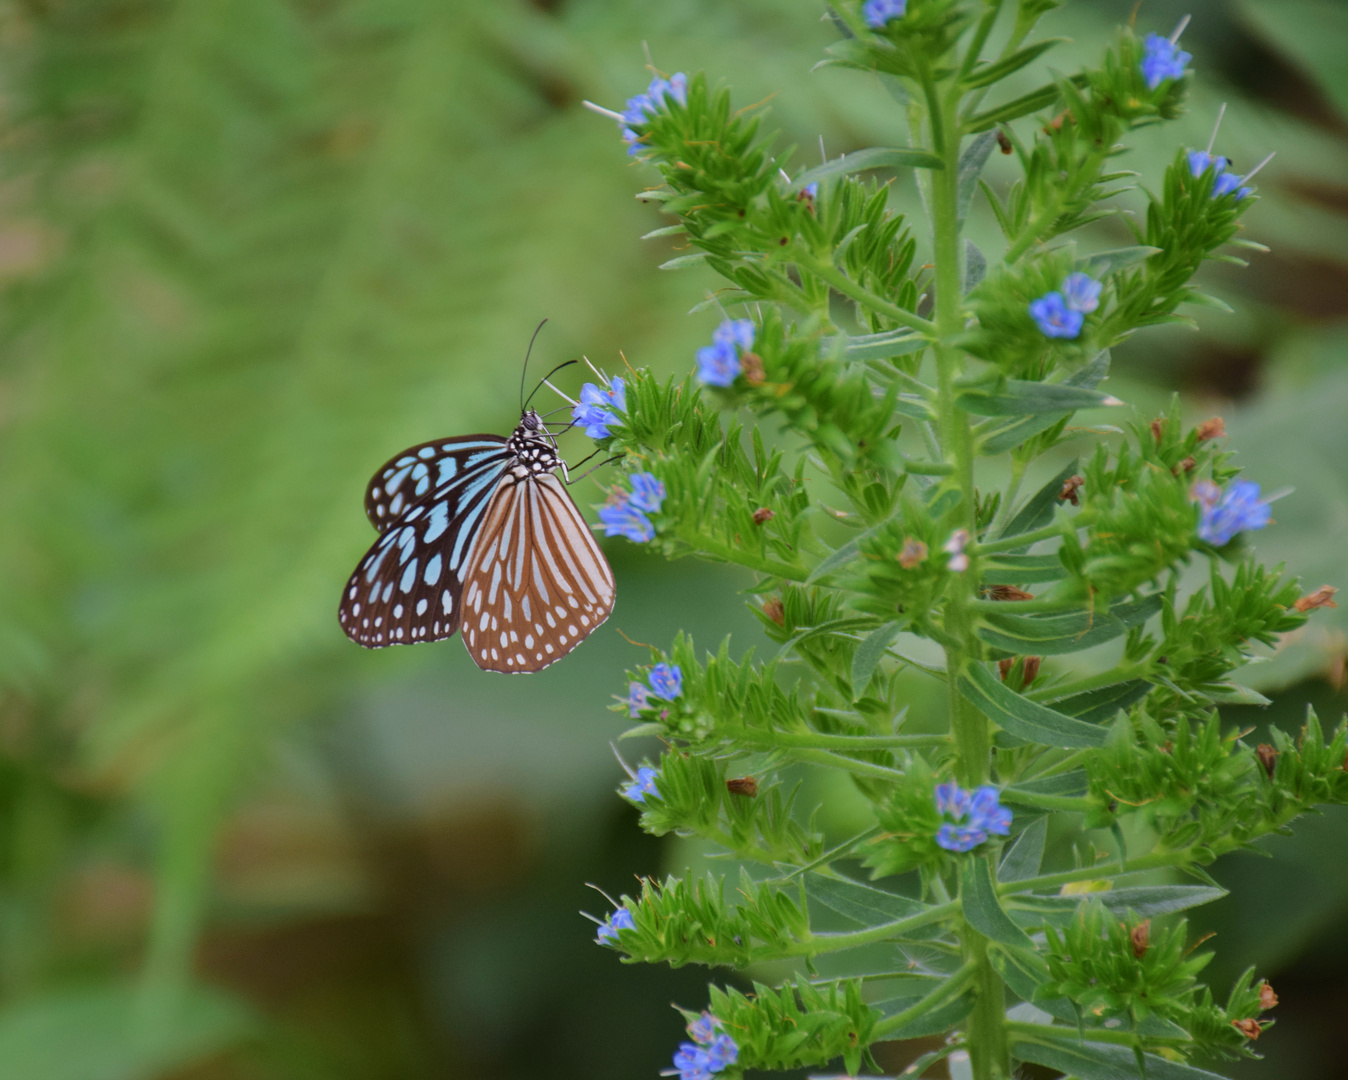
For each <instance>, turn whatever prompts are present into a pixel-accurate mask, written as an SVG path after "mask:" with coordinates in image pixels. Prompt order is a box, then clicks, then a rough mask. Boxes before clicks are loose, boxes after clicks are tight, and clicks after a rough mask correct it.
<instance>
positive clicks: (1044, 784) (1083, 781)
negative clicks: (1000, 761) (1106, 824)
mask: <svg viewBox="0 0 1348 1080" xmlns="http://www.w3.org/2000/svg"><path fill="white" fill-rule="evenodd" d="M1089 790H1090V783H1089V781H1088V780H1087V777H1086V771H1085V770H1084V769H1073V770H1072V771H1071V772H1065V773H1059V774H1058V775H1057V776H1046V777H1043V778H1042V779H1040V778H1036V779H1032V780H1022V781H1020V782H1019V783H1016V784H1012V785H1011V786H1010V787H1009V788H1005V789H1003V791H1002V798H1003V799H1004V800H1006V801H1007V802H1015V803H1019V804H1020V805H1022V806H1039V803H1038V802H1036V801H1035V800H1034V798H1033V796H1036V795H1053V796H1057V797H1060V798H1074V797H1077V796H1081V795H1084V794H1086V792H1087V791H1089ZM1021 795H1024V796H1026V798H1025V800H1024V801H1023V802H1021V800H1020V799H1019V798H1018V796H1021Z"/></svg>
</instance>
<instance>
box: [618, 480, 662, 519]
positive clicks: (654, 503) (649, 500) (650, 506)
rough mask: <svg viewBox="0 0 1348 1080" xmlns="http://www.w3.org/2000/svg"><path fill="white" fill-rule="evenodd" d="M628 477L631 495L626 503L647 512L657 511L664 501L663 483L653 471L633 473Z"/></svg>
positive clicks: (653, 512)
mask: <svg viewBox="0 0 1348 1080" xmlns="http://www.w3.org/2000/svg"><path fill="white" fill-rule="evenodd" d="M630 479H631V481H632V497H631V498H630V499H628V500H627V501H628V503H629V504H630V505H632V506H635V507H636V508H637V509H638V510H644V511H645V512H646V513H648V514H655V513H658V512H659V510H660V504H661V503H662V502H664V501H665V485H664V484H662V483H660V479H659V477H657V476H656V475H655V474H654V473H648V472H639V473H633V474H632V475H631V477H630Z"/></svg>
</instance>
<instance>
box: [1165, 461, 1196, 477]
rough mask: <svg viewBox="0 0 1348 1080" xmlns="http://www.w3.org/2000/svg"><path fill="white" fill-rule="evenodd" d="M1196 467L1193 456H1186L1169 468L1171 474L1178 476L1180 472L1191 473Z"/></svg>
mask: <svg viewBox="0 0 1348 1080" xmlns="http://www.w3.org/2000/svg"><path fill="white" fill-rule="evenodd" d="M1197 467H1198V462H1196V461H1195V460H1194V459H1193V458H1191V457H1187V458H1185V459H1184V460H1183V461H1181V462H1180V463H1179V464H1178V465H1176V466H1175V467H1174V468H1173V469H1171V470H1170V472H1171V475H1173V476H1178V475H1179V474H1180V473H1191V472H1193V471H1194V469H1195V468H1197Z"/></svg>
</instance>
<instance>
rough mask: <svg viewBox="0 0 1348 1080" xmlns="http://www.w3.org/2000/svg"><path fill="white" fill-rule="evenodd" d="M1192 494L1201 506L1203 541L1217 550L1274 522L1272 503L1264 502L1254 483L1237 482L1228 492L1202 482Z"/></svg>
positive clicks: (1209, 481)
mask: <svg viewBox="0 0 1348 1080" xmlns="http://www.w3.org/2000/svg"><path fill="white" fill-rule="evenodd" d="M1191 494H1192V495H1193V497H1194V499H1195V501H1196V502H1197V503H1198V505H1199V514H1198V536H1199V539H1201V540H1205V541H1207V542H1208V543H1209V544H1211V545H1212V546H1213V547H1222V546H1224V545H1226V544H1229V543H1230V542H1231V540H1232V538H1233V537H1234V536H1235V535H1236V533H1240V532H1245V531H1247V530H1250V529H1262V528H1263V527H1264V526H1265V525H1267V524H1268V523H1269V521H1270V520H1271V517H1270V513H1271V511H1270V508H1269V504H1268V503H1266V502H1262V501H1261V500H1260V498H1259V485H1258V484H1256V483H1255V482H1254V481H1253V480H1236V481H1235V482H1234V483H1232V484H1231V486H1230V487H1228V488H1227V489H1226V490H1222V489H1221V488H1219V487H1218V486H1217V485H1216V484H1214V483H1213V482H1212V481H1211V480H1200V481H1199V482H1198V483H1196V484H1195V485H1194V486H1193V491H1192V492H1191Z"/></svg>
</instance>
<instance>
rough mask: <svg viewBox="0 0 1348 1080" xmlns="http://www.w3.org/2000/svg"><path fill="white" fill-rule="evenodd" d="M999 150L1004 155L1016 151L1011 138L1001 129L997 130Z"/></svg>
mask: <svg viewBox="0 0 1348 1080" xmlns="http://www.w3.org/2000/svg"><path fill="white" fill-rule="evenodd" d="M997 148H998V149H999V150H1001V152H1002V153H1003V154H1009V153H1011V151H1012V150H1013V149H1014V147H1012V145H1011V138H1010V136H1009V135H1007V133H1006V132H1005V131H1003V130H1002V129H1001V128H998V129H997Z"/></svg>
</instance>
